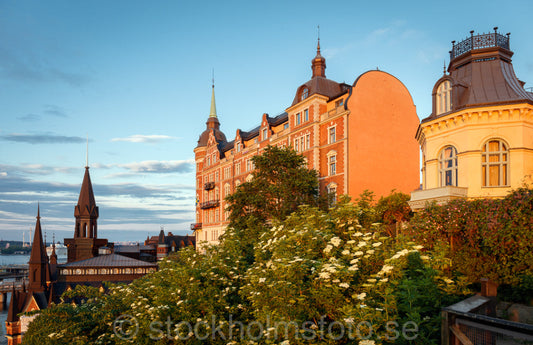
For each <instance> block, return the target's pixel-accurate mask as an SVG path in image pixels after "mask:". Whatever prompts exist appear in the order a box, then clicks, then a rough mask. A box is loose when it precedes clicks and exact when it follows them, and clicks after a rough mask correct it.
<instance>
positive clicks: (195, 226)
mask: <svg viewBox="0 0 533 345" xmlns="http://www.w3.org/2000/svg"><path fill="white" fill-rule="evenodd" d="M201 228H202V223H192V224H191V230H192V231H196V230H200V229H201Z"/></svg>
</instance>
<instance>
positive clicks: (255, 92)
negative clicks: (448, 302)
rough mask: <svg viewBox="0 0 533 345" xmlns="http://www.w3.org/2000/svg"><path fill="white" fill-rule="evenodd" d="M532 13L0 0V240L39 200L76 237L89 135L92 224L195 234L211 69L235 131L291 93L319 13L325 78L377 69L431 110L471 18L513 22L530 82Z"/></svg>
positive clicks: (484, 27) (472, 25)
mask: <svg viewBox="0 0 533 345" xmlns="http://www.w3.org/2000/svg"><path fill="white" fill-rule="evenodd" d="M531 13H533V2H531V1H530V0H524V1H517V0H516V1H515V0H510V1H506V2H505V3H502V2H496V1H447V2H437V1H403V2H401V1H358V0H350V1H342V0H340V1H335V2H330V3H326V2H324V1H315V0H308V1H288V0H284V1H277V0H272V1H251V0H247V1H232V0H228V1H202V2H198V1H179V0H176V1H131V0H130V1H119V0H114V1H99V0H94V1H72V0H66V1H55V0H50V1H25V0H17V1H8V0H0V239H4V240H22V232H24V231H25V232H26V233H27V234H26V239H27V238H28V236H29V229H30V228H33V227H34V226H35V216H36V213H37V205H38V203H39V205H40V210H41V224H42V227H43V229H44V231H45V232H46V233H47V236H49V237H48V238H49V239H50V237H51V236H54V235H55V238H56V240H60V241H62V239H63V238H65V237H67V238H68V237H72V236H73V232H74V206H75V205H76V204H77V200H78V195H79V191H80V187H81V182H82V180H83V174H84V167H85V165H86V162H87V138H88V139H89V142H88V147H89V149H88V162H89V166H90V174H91V180H92V184H93V189H94V193H95V198H96V203H97V205H98V206H99V208H100V217H99V219H98V227H99V237H105V238H108V239H109V240H111V241H142V240H143V239H145V238H146V236H147V235H150V236H155V235H157V234H158V233H159V230H160V227H161V226H163V227H164V229H165V231H171V232H173V233H174V234H186V233H189V234H190V233H191V232H190V230H189V229H190V224H191V223H193V222H194V207H195V206H194V203H195V197H194V194H195V192H194V173H195V171H194V169H195V166H194V153H193V150H194V147H195V146H196V144H197V140H198V137H199V135H200V133H202V131H203V130H204V129H205V122H206V120H207V117H208V115H209V108H210V101H211V83H212V77H213V70H214V79H215V93H216V106H217V112H218V117H219V120H220V122H221V130H222V131H223V132H224V133H225V134H226V137H227V138H228V140H232V139H233V138H234V136H235V132H236V130H237V128H240V129H243V130H249V129H251V128H254V127H256V126H257V125H258V124H259V123H260V121H261V116H262V114H263V113H268V114H270V115H271V116H275V115H278V114H280V113H282V112H283V111H285V109H286V108H287V107H289V106H290V104H291V103H292V100H293V98H294V94H295V92H296V89H297V87H298V86H299V85H301V84H303V83H305V82H306V81H307V80H309V79H310V78H311V68H310V67H311V59H312V58H313V57H314V56H315V54H316V43H317V36H318V30H317V26H320V44H321V48H322V55H323V56H324V57H325V58H326V64H327V69H326V76H327V77H328V78H329V79H332V80H335V81H337V82H345V83H348V84H353V82H354V81H355V80H356V79H357V77H358V76H359V75H361V74H362V73H364V72H366V71H368V70H371V69H376V68H379V69H380V70H383V71H386V72H388V73H390V74H392V75H394V76H396V77H397V78H398V79H399V80H400V81H402V82H403V83H404V85H405V86H406V87H407V88H408V90H409V91H410V93H411V96H412V98H413V102H414V104H415V105H416V107H417V113H418V116H419V118H421V119H423V118H425V117H427V116H428V115H429V114H430V113H431V90H432V88H433V86H434V84H435V82H436V81H437V80H438V79H439V78H440V77H441V76H442V74H443V65H444V64H446V65H447V64H448V63H449V53H448V52H449V50H450V49H451V41H452V40H455V41H461V40H463V39H464V38H466V37H467V36H469V35H470V34H469V32H470V30H475V33H476V34H478V33H484V32H492V30H493V27H494V26H498V27H499V31H500V32H501V33H504V34H505V33H507V32H510V33H511V36H510V37H511V49H512V50H513V51H514V52H515V55H514V57H513V65H514V69H515V72H516V74H517V76H518V78H519V79H520V80H523V81H524V82H526V88H528V87H533V44H532V43H531V35H530V30H529V27H530V25H529V23H530V21H531Z"/></svg>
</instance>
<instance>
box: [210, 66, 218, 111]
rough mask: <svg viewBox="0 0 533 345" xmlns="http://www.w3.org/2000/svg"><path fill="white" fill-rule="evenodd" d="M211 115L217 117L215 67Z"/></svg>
mask: <svg viewBox="0 0 533 345" xmlns="http://www.w3.org/2000/svg"><path fill="white" fill-rule="evenodd" d="M209 117H214V118H216V117H217V106H216V104H215V70H214V69H213V79H212V84H211V111H210V112H209Z"/></svg>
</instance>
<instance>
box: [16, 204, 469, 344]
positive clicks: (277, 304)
mask: <svg viewBox="0 0 533 345" xmlns="http://www.w3.org/2000/svg"><path fill="white" fill-rule="evenodd" d="M358 212H359V208H358V207H357V206H354V205H353V204H351V203H349V202H347V200H342V201H340V202H339V203H338V205H337V206H336V207H334V208H332V209H330V210H328V211H322V210H319V209H317V208H313V207H308V206H302V207H300V209H299V210H298V211H297V212H295V213H293V214H292V215H290V216H289V217H288V218H287V219H286V220H285V221H278V222H275V223H273V224H272V226H270V227H265V228H266V229H267V230H265V231H263V232H262V233H260V234H259V236H258V239H257V240H256V241H255V245H254V248H253V250H254V252H253V257H254V260H253V262H252V263H250V262H249V260H246V259H244V257H243V252H242V249H241V245H240V241H241V236H245V234H244V233H243V232H242V231H240V232H235V231H232V229H228V231H227V232H226V235H225V239H224V241H223V243H222V244H221V245H219V246H218V247H212V248H209V249H208V250H207V253H206V254H198V253H196V252H195V251H194V250H185V251H182V252H180V253H179V254H178V255H176V256H175V257H173V258H172V259H169V260H164V261H163V262H161V263H160V268H159V271H158V272H155V273H153V274H150V275H147V276H145V277H143V278H142V279H139V280H136V281H135V282H133V283H132V284H129V285H112V286H110V287H109V288H108V290H107V292H106V293H101V292H99V291H98V290H97V289H91V288H79V289H77V290H75V291H74V292H71V293H70V295H68V296H65V298H67V299H66V300H65V301H66V302H67V303H62V304H60V305H57V306H52V307H51V308H48V309H46V310H45V311H43V312H41V315H40V316H39V317H37V319H36V320H35V321H34V322H33V323H32V324H31V325H30V329H29V331H28V333H27V335H26V338H25V343H27V344H40V345H42V344H88V343H94V344H131V343H134V344H204V343H211V344H235V345H237V344H251V343H258V344H281V343H282V344H319V343H320V344H322V343H330V344H339V343H351V344H389V343H391V344H392V343H394V344H404V343H405V344H407V343H412V344H432V343H438V342H437V339H438V334H437V333H438V332H440V330H439V322H440V321H439V319H438V317H439V310H440V307H441V306H444V305H449V304H451V303H453V302H454V301H455V300H454V298H455V297H454V296H460V297H459V298H462V295H463V294H464V293H465V291H466V290H464V281H463V280H462V279H460V278H458V277H454V276H452V275H451V273H450V272H448V271H446V270H445V269H444V268H445V267H446V260H445V259H444V258H440V256H439V255H436V254H435V253H432V252H429V251H426V250H425V249H424V247H423V246H422V245H419V244H416V243H413V242H409V241H408V240H407V239H404V238H402V237H401V236H398V237H396V238H391V237H388V236H384V233H383V232H382V227H381V225H380V224H371V225H370V226H369V227H368V228H363V227H362V226H361V225H360V224H359V223H358V221H357V214H358ZM72 299H74V300H75V301H77V304H72V303H70V302H71V301H72ZM125 316H127V317H129V318H130V319H126V321H127V322H124V320H123V319H121V318H123V317H125ZM116 320H119V321H120V322H121V323H117V321H116ZM129 321H132V322H129ZM133 321H134V322H133ZM128 322H129V323H128ZM391 322H395V323H396V324H391ZM407 322H412V323H413V324H412V325H411V326H410V328H409V329H412V328H413V327H414V326H413V325H414V324H416V326H417V332H416V338H414V339H411V338H409V339H405V338H403V337H402V336H401V334H400V336H399V337H397V338H394V335H396V333H395V332H396V331H397V332H398V333H400V330H401V327H402V326H403V325H404V324H406V323H407ZM186 325H190V328H189V327H186ZM249 325H255V328H249V327H248V326H249ZM391 325H392V326H391ZM394 325H397V326H394ZM117 330H118V331H119V332H117ZM245 330H246V331H245ZM121 332H122V333H121ZM409 334H410V335H413V334H415V333H414V332H411V333H409ZM125 335H126V336H125ZM205 335H208V336H207V337H204V336H205ZM230 335H231V337H230Z"/></svg>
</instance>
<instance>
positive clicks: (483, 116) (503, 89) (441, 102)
mask: <svg viewBox="0 0 533 345" xmlns="http://www.w3.org/2000/svg"><path fill="white" fill-rule="evenodd" d="M497 29H498V28H494V32H491V33H488V34H480V35H474V31H471V32H470V37H468V38H466V39H465V40H463V41H461V42H459V43H456V42H455V41H453V42H452V44H453V46H452V50H451V51H450V64H449V66H448V70H447V72H448V73H446V70H445V71H444V73H443V76H442V77H441V78H440V79H439V80H437V82H436V83H435V86H434V88H433V92H432V97H433V111H432V113H431V114H430V115H429V116H428V117H427V118H425V119H424V120H422V122H421V124H420V127H419V129H418V131H417V134H416V138H417V140H418V142H419V143H420V147H421V149H422V156H423V167H422V188H421V189H420V190H417V191H414V192H412V194H411V201H410V205H411V208H412V209H415V210H416V209H420V208H423V207H424V206H425V205H426V204H427V203H428V202H432V201H435V202H436V203H439V204H442V203H445V202H448V201H449V200H452V199H457V198H468V199H473V198H494V197H503V196H505V195H506V194H508V193H509V192H510V191H511V190H512V189H513V188H518V187H521V186H523V185H524V184H526V183H531V182H532V181H533V180H532V179H531V177H532V175H533V93H531V92H528V91H527V90H525V89H524V84H525V83H524V82H522V81H520V80H519V79H518V78H517V77H516V75H515V73H514V69H513V64H512V62H511V57H512V56H513V52H512V51H511V50H510V38H509V34H507V35H502V34H500V33H498V32H497Z"/></svg>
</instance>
